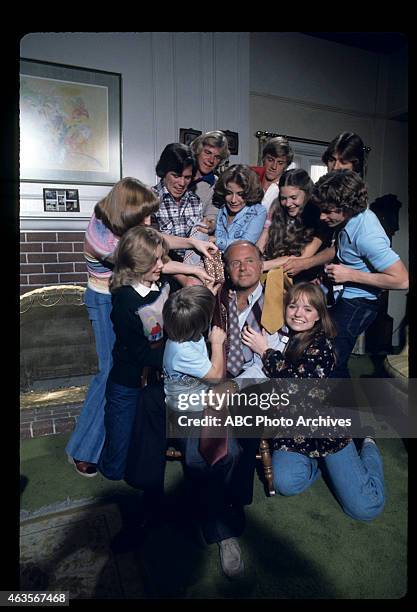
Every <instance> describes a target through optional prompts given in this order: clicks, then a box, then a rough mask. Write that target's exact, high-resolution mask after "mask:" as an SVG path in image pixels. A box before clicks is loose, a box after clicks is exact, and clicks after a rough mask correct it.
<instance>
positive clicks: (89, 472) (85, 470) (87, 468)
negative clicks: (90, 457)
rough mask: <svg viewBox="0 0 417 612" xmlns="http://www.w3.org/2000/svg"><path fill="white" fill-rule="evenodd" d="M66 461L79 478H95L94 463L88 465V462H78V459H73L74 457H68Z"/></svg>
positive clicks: (95, 469) (95, 467) (95, 468)
mask: <svg viewBox="0 0 417 612" xmlns="http://www.w3.org/2000/svg"><path fill="white" fill-rule="evenodd" d="M68 461H69V462H70V463H72V464H73V465H74V467H75V471H76V472H77V473H78V474H79V475H80V476H85V477H86V478H93V476H97V466H96V464H95V463H90V462H89V461H79V460H78V459H74V457H68Z"/></svg>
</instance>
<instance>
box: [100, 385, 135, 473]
mask: <svg viewBox="0 0 417 612" xmlns="http://www.w3.org/2000/svg"><path fill="white" fill-rule="evenodd" d="M139 394H140V389H139V388H132V387H125V386H124V385H119V384H117V383H115V382H113V381H111V380H109V381H108V382H107V387H106V400H107V401H106V405H105V408H104V426H105V430H106V439H105V442H104V446H103V450H102V452H101V455H100V459H99V461H98V466H97V467H98V469H99V470H100V472H101V473H102V474H103V476H105V477H106V478H109V479H110V480H122V478H124V475H125V471H126V462H127V454H128V451H129V444H130V438H131V436H132V431H133V424H134V421H135V417H136V409H137V404H138V399H139Z"/></svg>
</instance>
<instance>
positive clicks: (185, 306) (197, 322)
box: [162, 285, 215, 342]
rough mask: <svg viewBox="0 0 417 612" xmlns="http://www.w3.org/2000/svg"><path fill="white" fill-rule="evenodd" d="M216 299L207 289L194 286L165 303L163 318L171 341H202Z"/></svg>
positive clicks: (182, 290) (173, 294) (183, 290)
mask: <svg viewBox="0 0 417 612" xmlns="http://www.w3.org/2000/svg"><path fill="white" fill-rule="evenodd" d="M214 305H215V297H214V295H213V294H212V292H211V291H210V290H209V289H207V287H202V286H201V285H194V286H192V287H183V288H182V289H179V291H176V292H175V293H172V294H171V295H170V296H169V298H168V300H167V301H166V302H165V304H164V307H163V310H162V317H163V319H164V330H165V333H166V334H167V336H168V338H169V339H170V340H174V341H175V342H189V341H197V340H200V338H201V336H202V335H203V334H204V332H205V331H206V330H207V329H208V326H209V325H210V321H211V318H212V316H213V311H214Z"/></svg>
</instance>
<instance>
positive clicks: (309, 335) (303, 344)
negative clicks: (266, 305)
mask: <svg viewBox="0 0 417 612" xmlns="http://www.w3.org/2000/svg"><path fill="white" fill-rule="evenodd" d="M300 296H303V297H304V298H306V299H307V302H308V303H309V304H310V306H312V307H313V308H315V309H316V310H317V312H318V315H319V320H318V321H316V323H315V324H314V327H312V328H311V329H309V330H307V331H305V332H299V333H297V334H292V335H291V337H290V341H289V343H288V347H287V350H286V352H285V358H286V359H289V360H290V361H292V362H296V361H298V360H299V359H300V358H301V356H302V355H303V353H304V352H305V351H306V349H307V348H308V347H309V345H310V344H311V342H312V340H313V337H314V336H315V335H316V334H317V333H320V332H321V333H323V334H324V335H325V337H326V338H327V339H328V340H332V339H333V338H335V337H336V334H337V332H336V327H335V325H334V323H333V321H332V319H331V317H330V315H329V311H328V309H327V304H326V297H325V295H324V293H323V291H322V290H321V288H320V287H319V286H318V285H314V284H313V283H298V284H296V285H293V286H292V287H291V288H290V289H289V290H288V291H287V293H286V294H285V296H284V307H285V310H286V309H287V306H288V304H291V303H293V302H296V301H297V300H298V298H299V297H300Z"/></svg>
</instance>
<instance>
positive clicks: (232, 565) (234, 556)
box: [218, 538, 245, 578]
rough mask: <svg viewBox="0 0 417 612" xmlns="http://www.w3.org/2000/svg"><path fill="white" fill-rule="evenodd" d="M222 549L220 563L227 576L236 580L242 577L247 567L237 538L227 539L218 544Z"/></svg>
mask: <svg viewBox="0 0 417 612" xmlns="http://www.w3.org/2000/svg"><path fill="white" fill-rule="evenodd" d="M218 545H219V549H220V561H221V564H222V569H223V571H224V573H225V574H226V576H228V577H229V578H235V577H237V576H241V575H242V574H243V572H244V569H245V566H244V563H243V561H242V557H241V553H240V546H239V543H238V541H237V539H236V538H226V539H225V540H221V542H218Z"/></svg>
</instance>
